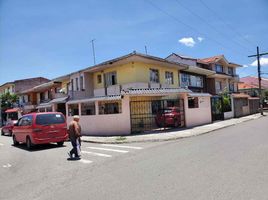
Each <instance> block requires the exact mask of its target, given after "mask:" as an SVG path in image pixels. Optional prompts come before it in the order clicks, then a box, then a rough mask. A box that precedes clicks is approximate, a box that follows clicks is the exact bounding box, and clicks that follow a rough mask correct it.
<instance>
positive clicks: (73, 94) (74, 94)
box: [68, 90, 89, 100]
mask: <svg viewBox="0 0 268 200" xmlns="http://www.w3.org/2000/svg"><path fill="white" fill-rule="evenodd" d="M68 94H69V97H70V99H71V100H78V99H85V98H89V97H87V95H86V92H85V91H71V90H70V91H69V92H68Z"/></svg>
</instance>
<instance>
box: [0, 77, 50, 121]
mask: <svg viewBox="0 0 268 200" xmlns="http://www.w3.org/2000/svg"><path fill="white" fill-rule="evenodd" d="M48 81H49V80H48V79H46V78H43V77H36V78H28V79H21V80H15V81H14V82H8V83H5V84H3V85H1V86H0V95H1V94H4V93H10V94H17V95H18V96H19V102H18V103H16V104H14V105H13V107H21V103H24V102H26V101H28V100H27V98H29V97H28V96H27V95H26V96H20V95H19V94H20V92H21V91H23V90H27V89H29V88H32V87H34V86H36V85H40V84H42V83H46V82H48ZM0 113H1V114H0V115H1V120H0V121H1V123H2V121H5V120H6V119H5V113H4V111H3V110H1V108H0Z"/></svg>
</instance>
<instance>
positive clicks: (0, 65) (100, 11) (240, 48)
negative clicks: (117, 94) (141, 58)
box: [0, 0, 268, 84]
mask: <svg viewBox="0 0 268 200" xmlns="http://www.w3.org/2000/svg"><path fill="white" fill-rule="evenodd" d="M267 33H268V0H255V1H252V0H236V1H234V0H217V1H215V0H195V1H187V0H166V1H163V0H113V1H110V0H79V1H73V0H27V1H22V0H0V84H3V83H5V82H8V81H14V80H18V79H24V78H31V77H37V76H43V77H46V78H49V79H52V78H56V77H59V76H62V75H65V74H68V73H71V72H74V71H77V70H80V69H83V68H86V67H89V66H92V65H94V59H93V52H92V43H91V40H93V39H94V46H95V55H96V63H100V62H103V61H106V60H109V59H113V58H116V57H118V56H122V55H125V54H128V53H131V52H133V51H134V50H135V51H137V52H140V53H145V46H146V47H147V52H148V54H150V55H153V56H158V57H162V58H165V57H167V56H168V55H169V54H171V53H173V52H174V53H177V54H180V55H185V56H190V57H194V58H206V57H210V56H214V55H219V54H224V55H225V57H226V59H227V60H228V61H230V62H234V63H238V64H241V65H243V66H244V67H242V68H240V69H239V70H238V74H239V75H240V77H244V76H256V75H257V68H256V59H255V58H248V56H249V55H252V54H256V46H259V47H260V51H261V52H268V34H267ZM261 64H262V73H263V74H262V75H263V76H266V77H268V56H263V57H262V59H261ZM265 73H267V74H265Z"/></svg>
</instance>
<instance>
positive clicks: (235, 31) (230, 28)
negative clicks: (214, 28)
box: [199, 0, 256, 46]
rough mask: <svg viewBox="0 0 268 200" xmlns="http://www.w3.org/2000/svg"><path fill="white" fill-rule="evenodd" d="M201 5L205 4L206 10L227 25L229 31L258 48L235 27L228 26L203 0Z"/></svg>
mask: <svg viewBox="0 0 268 200" xmlns="http://www.w3.org/2000/svg"><path fill="white" fill-rule="evenodd" d="M199 1H200V3H201V4H203V6H204V7H205V8H207V9H208V10H209V11H210V12H211V13H213V14H214V15H215V16H216V17H217V18H218V20H219V21H221V22H222V23H224V24H225V26H227V27H228V28H229V30H231V31H233V32H234V33H236V34H237V35H239V36H240V37H241V38H242V39H243V40H245V41H246V42H248V43H250V44H251V45H253V46H256V44H254V43H253V42H252V41H250V40H248V39H246V38H245V37H244V36H243V35H242V34H240V33H239V32H238V31H237V30H236V29H235V28H234V27H233V26H231V25H230V24H227V23H226V22H225V21H224V20H223V19H222V18H221V17H220V16H219V15H218V13H216V12H215V10H213V9H211V8H210V7H209V6H208V5H207V4H206V3H205V2H203V1H202V0H199Z"/></svg>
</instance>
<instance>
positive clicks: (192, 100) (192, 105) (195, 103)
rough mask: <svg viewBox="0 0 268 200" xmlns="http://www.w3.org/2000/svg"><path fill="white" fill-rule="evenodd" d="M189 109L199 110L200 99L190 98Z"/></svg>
mask: <svg viewBox="0 0 268 200" xmlns="http://www.w3.org/2000/svg"><path fill="white" fill-rule="evenodd" d="M188 108H198V97H188Z"/></svg>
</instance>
